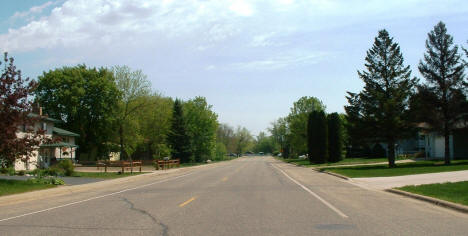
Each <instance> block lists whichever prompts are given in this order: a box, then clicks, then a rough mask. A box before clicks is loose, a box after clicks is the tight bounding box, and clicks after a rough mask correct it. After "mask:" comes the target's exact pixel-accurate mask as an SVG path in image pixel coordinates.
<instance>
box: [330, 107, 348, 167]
mask: <svg viewBox="0 0 468 236" xmlns="http://www.w3.org/2000/svg"><path fill="white" fill-rule="evenodd" d="M327 119H328V157H329V161H330V162H338V161H341V160H342V159H343V144H344V140H343V124H342V122H341V118H340V115H339V114H338V113H336V112H335V113H331V114H330V115H328V117H327Z"/></svg>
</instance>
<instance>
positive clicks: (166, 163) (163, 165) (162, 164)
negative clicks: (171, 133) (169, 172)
mask: <svg viewBox="0 0 468 236" xmlns="http://www.w3.org/2000/svg"><path fill="white" fill-rule="evenodd" d="M154 164H155V166H156V170H165V169H169V168H172V167H174V166H176V167H179V166H180V159H174V160H155V161H154Z"/></svg>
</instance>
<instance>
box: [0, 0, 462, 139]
mask: <svg viewBox="0 0 468 236" xmlns="http://www.w3.org/2000/svg"><path fill="white" fill-rule="evenodd" d="M439 21H443V22H444V23H445V24H446V25H447V28H448V32H449V34H451V35H452V36H453V37H454V43H456V44H459V45H462V46H464V47H468V43H467V40H468V27H467V26H468V1H466V0H440V1H439V0H392V1H388V0H383V1H380V0H238V1H234V0H233V1H221V0H213V1H209V0H183V1H182V0H160V1H146V0H128V1H124V0H112V1H109V0H89V1H84V0H57V1H53V0H49V1H48V0H34V1H33V0H22V1H17V0H4V1H2V7H1V8H0V51H1V52H4V51H8V53H9V55H10V56H13V57H14V58H15V62H16V65H17V68H19V69H21V70H22V73H23V76H27V77H30V78H33V79H36V78H37V76H39V75H41V74H42V73H43V72H44V71H49V70H53V69H55V68H59V67H62V66H74V65H77V64H83V63H84V64H86V65H87V66H91V67H101V66H103V67H111V66H114V65H128V66H130V67H131V68H133V69H141V70H142V71H143V72H144V73H145V74H146V75H147V76H148V79H149V80H150V81H151V83H152V86H153V89H154V90H155V91H157V92H159V93H161V94H163V95H165V96H170V97H174V98H175V97H177V98H181V99H184V100H187V99H190V98H193V97H195V96H204V97H206V98H207V101H208V103H209V104H211V105H212V106H213V110H214V111H215V112H216V113H217V114H218V119H219V121H220V122H222V123H227V124H229V125H231V126H233V127H236V126H244V127H246V128H248V129H249V130H250V131H251V132H252V133H253V134H258V133H259V132H260V131H265V130H266V129H267V128H268V127H270V124H271V122H272V121H274V120H276V119H278V118H280V117H284V116H286V115H287V114H288V113H289V109H290V107H291V106H292V104H293V102H294V101H297V100H298V99H299V98H300V97H302V96H314V97H317V98H319V99H320V100H321V101H322V102H323V103H324V104H325V105H326V107H327V112H344V108H343V106H344V105H346V104H347V101H346V98H345V95H346V91H351V92H358V91H360V90H361V89H362V86H363V83H362V82H361V80H360V79H359V78H358V76H357V71H358V70H362V69H363V68H364V58H365V55H366V51H367V50H368V49H369V48H370V47H371V46H372V43H373V41H374V38H375V36H376V35H377V33H378V31H379V30H381V29H387V31H388V32H389V33H390V35H391V36H392V37H393V38H394V40H395V41H396V42H397V43H399V45H400V47H401V51H402V53H403V56H404V57H405V63H406V65H410V66H411V69H412V71H413V75H414V76H417V77H420V75H419V73H418V71H417V65H418V63H419V60H420V59H421V58H422V57H423V54H424V51H425V45H424V43H425V40H426V38H427V33H428V32H430V31H431V30H432V28H433V27H434V25H435V24H437V23H438V22H439Z"/></svg>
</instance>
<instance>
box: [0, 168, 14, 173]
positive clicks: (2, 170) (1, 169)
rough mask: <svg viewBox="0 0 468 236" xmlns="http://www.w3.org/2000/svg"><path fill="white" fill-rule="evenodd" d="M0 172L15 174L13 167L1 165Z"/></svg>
mask: <svg viewBox="0 0 468 236" xmlns="http://www.w3.org/2000/svg"><path fill="white" fill-rule="evenodd" d="M0 174H7V175H15V168H14V167H1V168H0Z"/></svg>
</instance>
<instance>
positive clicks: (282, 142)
mask: <svg viewBox="0 0 468 236" xmlns="http://www.w3.org/2000/svg"><path fill="white" fill-rule="evenodd" d="M271 126H272V127H271V128H269V131H270V133H271V135H272V138H273V141H274V142H275V143H277V144H278V146H279V148H280V150H279V151H280V153H281V154H282V156H283V157H285V156H284V152H285V149H286V146H287V145H286V142H287V138H288V134H289V129H288V122H287V120H286V119H285V118H279V119H278V120H276V121H274V122H272V123H271Z"/></svg>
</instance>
